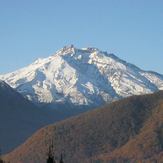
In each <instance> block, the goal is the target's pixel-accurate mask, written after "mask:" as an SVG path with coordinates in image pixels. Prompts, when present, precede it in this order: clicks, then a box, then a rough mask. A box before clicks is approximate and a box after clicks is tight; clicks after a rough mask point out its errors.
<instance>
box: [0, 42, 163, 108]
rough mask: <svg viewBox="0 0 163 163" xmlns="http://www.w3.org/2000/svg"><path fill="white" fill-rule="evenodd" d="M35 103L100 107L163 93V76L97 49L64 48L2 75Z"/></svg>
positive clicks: (1, 77) (3, 78)
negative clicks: (143, 95) (121, 100)
mask: <svg viewBox="0 0 163 163" xmlns="http://www.w3.org/2000/svg"><path fill="white" fill-rule="evenodd" d="M0 79H2V80H4V81H6V82H7V83H8V84H9V85H10V86H12V87H13V88H16V89H17V90H18V92H20V93H22V94H23V95H24V96H25V97H27V98H28V99H30V100H32V101H34V102H35V103H63V102H68V103H71V104H74V105H92V104H94V105H99V104H102V103H105V102H111V101H113V100H116V99H119V98H123V97H127V96H131V95H139V94H146V93H152V92H155V91H158V90H159V89H162V90H163V76H162V75H160V74H157V73H155V72H148V71H143V70H141V69H140V68H138V67H136V66H134V65H132V64H130V63H127V62H125V61H123V60H121V59H119V58H118V57H116V56H115V55H114V54H108V53H107V52H103V51H100V50H99V49H97V48H82V49H77V48H75V47H74V46H73V45H71V46H68V47H64V48H62V49H61V50H59V51H57V52H56V53H55V54H54V55H52V56H50V57H48V58H43V59H37V60H36V61H35V62H34V63H32V64H30V65H29V66H27V67H25V68H22V69H20V70H18V71H15V72H12V73H8V74H4V75H0Z"/></svg>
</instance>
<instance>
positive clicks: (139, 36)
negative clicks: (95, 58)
mask: <svg viewBox="0 0 163 163" xmlns="http://www.w3.org/2000/svg"><path fill="white" fill-rule="evenodd" d="M68 44H74V45H75V46H77V47H79V48H80V47H88V46H92V47H98V48H99V49H101V50H104V51H108V52H111V53H114V54H115V55H117V56H118V57H120V58H122V59H124V60H126V61H128V62H131V63H134V64H136V65H137V66H139V67H141V68H143V69H145V70H154V71H157V72H159V73H162V74H163V1H162V0H14V1H13V0H0V73H6V72H10V71H13V70H16V69H18V68H21V67H23V66H26V65H28V64H30V63H32V62H33V61H34V60H35V59H36V58H39V57H47V56H49V55H51V54H53V53H54V52H55V51H56V50H58V49H60V48H62V47H63V46H65V45H68Z"/></svg>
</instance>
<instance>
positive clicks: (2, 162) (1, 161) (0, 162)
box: [0, 149, 5, 163]
mask: <svg viewBox="0 0 163 163" xmlns="http://www.w3.org/2000/svg"><path fill="white" fill-rule="evenodd" d="M0 163H5V162H4V161H3V160H2V159H1V149H0Z"/></svg>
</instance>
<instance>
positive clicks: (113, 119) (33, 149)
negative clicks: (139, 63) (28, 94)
mask: <svg viewBox="0 0 163 163" xmlns="http://www.w3.org/2000/svg"><path fill="white" fill-rule="evenodd" d="M162 107H163V92H158V93H155V94H152V95H144V96H133V97H130V98H127V99H123V100H120V101H117V102H114V103H112V104H110V105H107V106H105V107H103V108H100V109H96V110H94V111H90V112H87V113H84V114H82V115H80V116H77V117H74V118H71V119H68V120H65V121H62V122H59V123H56V124H54V125H50V126H47V127H45V128H42V129H41V130H39V131H38V132H36V133H35V134H34V135H33V136H32V137H31V138H29V139H28V140H27V141H26V142H25V143H24V144H23V145H21V146H20V147H19V148H17V149H15V150H14V151H13V152H11V153H9V154H8V155H6V156H5V159H6V160H7V161H10V162H11V163H19V162H21V163H29V162H30V163H36V162H44V161H45V159H46V157H47V155H46V154H47V151H48V148H49V145H51V143H52V142H53V145H54V155H55V156H56V159H57V158H58V157H59V156H60V154H61V153H62V154H63V156H64V160H65V162H69V163H83V162H84V163H87V162H88V163H90V162H91V161H90V160H92V161H93V160H94V161H96V162H97V161H99V159H100V160H101V159H103V160H105V159H104V158H106V156H105V155H103V154H105V153H107V155H111V156H115V158H114V159H119V158H116V155H113V153H114V151H115V152H116V150H117V153H118V150H121V148H124V149H126V148H127V150H124V152H125V151H128V153H130V154H128V153H125V154H126V155H124V156H127V157H125V158H124V159H126V158H127V159H128V160H130V161H132V160H137V159H139V160H144V159H150V157H151V156H153V157H154V156H156V155H159V157H160V159H162V158H161V152H162V150H163V148H162V126H163V119H162V117H163V116H162V115H163V108H162ZM135 139H136V140H137V142H138V143H137V142H136V143H135V142H134V141H135ZM139 143H140V144H139ZM137 144H138V146H137ZM143 145H144V146H143ZM125 146H126V147H125ZM132 147H133V148H138V150H140V151H137V149H136V151H137V152H138V155H136V154H134V150H133V149H132V150H133V151H132V150H131V148H132ZM151 147H152V148H151ZM122 152H123V149H122V151H121V152H119V155H120V154H121V153H122ZM119 155H118V154H117V156H119ZM113 161H114V160H113ZM121 161H122V160H121Z"/></svg>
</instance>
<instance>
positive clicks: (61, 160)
mask: <svg viewBox="0 0 163 163" xmlns="http://www.w3.org/2000/svg"><path fill="white" fill-rule="evenodd" d="M59 163H64V162H63V157H62V154H61V159H60V161H59Z"/></svg>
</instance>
